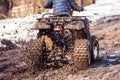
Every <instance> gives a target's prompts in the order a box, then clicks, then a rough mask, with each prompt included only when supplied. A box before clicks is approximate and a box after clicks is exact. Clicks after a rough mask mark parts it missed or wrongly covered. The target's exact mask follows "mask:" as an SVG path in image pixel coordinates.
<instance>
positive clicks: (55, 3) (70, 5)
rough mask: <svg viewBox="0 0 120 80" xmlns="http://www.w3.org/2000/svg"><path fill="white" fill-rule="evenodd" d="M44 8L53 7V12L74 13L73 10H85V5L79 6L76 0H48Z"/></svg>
mask: <svg viewBox="0 0 120 80" xmlns="http://www.w3.org/2000/svg"><path fill="white" fill-rule="evenodd" d="M44 8H53V13H55V14H56V13H61V12H65V13H69V14H71V15H72V12H73V10H75V11H83V10H84V9H83V7H80V6H78V5H77V4H76V3H75V1H74V0H48V1H47V3H46V4H45V6H44Z"/></svg>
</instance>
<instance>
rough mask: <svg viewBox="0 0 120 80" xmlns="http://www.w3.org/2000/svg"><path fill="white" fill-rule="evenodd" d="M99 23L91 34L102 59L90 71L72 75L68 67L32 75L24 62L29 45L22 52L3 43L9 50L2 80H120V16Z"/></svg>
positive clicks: (0, 68) (1, 55)
mask: <svg viewBox="0 0 120 80" xmlns="http://www.w3.org/2000/svg"><path fill="white" fill-rule="evenodd" d="M99 21H100V23H99V24H96V25H94V26H92V27H90V30H91V33H92V35H95V36H96V37H97V39H98V41H99V44H100V58H99V59H98V60H97V61H96V62H95V63H94V64H93V65H91V66H90V67H89V68H88V69H85V70H80V71H77V72H76V73H74V74H69V75H67V72H66V70H67V69H68V68H67V67H62V68H57V69H54V70H53V69H47V70H45V71H41V72H37V71H36V73H33V72H32V71H31V70H29V69H28V68H27V67H26V63H25V62H24V56H23V54H26V53H27V51H26V50H25V46H26V45H27V44H23V43H22V47H21V48H19V47H17V46H16V45H13V43H10V42H9V41H4V43H6V44H7V46H8V47H6V48H0V80H120V76H119V75H120V50H119V48H120V36H119V33H120V16H113V17H108V18H104V19H101V20H99ZM7 42H8V43H9V44H8V43H7ZM11 46H12V47H11Z"/></svg>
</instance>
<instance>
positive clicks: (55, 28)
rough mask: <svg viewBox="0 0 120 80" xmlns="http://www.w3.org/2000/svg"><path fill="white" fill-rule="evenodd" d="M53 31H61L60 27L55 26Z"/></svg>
mask: <svg viewBox="0 0 120 80" xmlns="http://www.w3.org/2000/svg"><path fill="white" fill-rule="evenodd" d="M54 31H62V26H55V27H54Z"/></svg>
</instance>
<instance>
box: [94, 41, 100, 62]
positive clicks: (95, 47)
mask: <svg viewBox="0 0 120 80" xmlns="http://www.w3.org/2000/svg"><path fill="white" fill-rule="evenodd" d="M93 53H94V59H95V60H96V59H97V58H98V57H99V44H98V42H96V44H95V45H94V48H93Z"/></svg>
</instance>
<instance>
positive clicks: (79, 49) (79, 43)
mask: <svg viewBox="0 0 120 80" xmlns="http://www.w3.org/2000/svg"><path fill="white" fill-rule="evenodd" d="M73 52H74V53H73V55H72V59H73V66H74V70H75V72H76V71H78V70H81V69H86V68H87V67H88V65H89V57H90V56H89V42H88V40H86V39H76V40H75V43H74V51H73Z"/></svg>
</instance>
